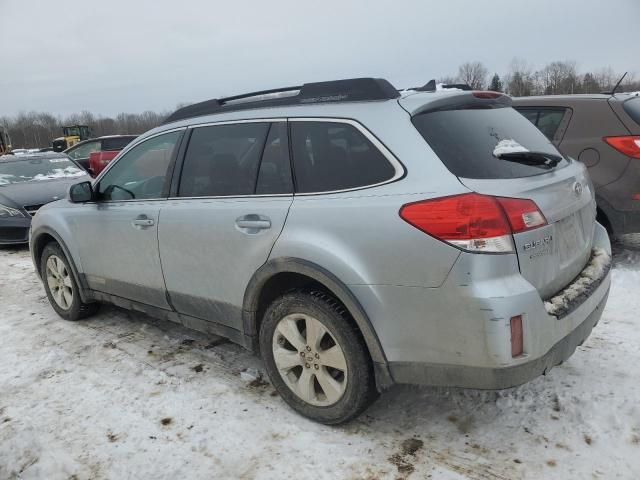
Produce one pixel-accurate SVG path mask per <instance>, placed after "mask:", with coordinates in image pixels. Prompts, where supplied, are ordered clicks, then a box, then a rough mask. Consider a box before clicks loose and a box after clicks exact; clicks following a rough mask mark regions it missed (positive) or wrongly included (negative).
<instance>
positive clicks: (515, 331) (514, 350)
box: [511, 315, 524, 357]
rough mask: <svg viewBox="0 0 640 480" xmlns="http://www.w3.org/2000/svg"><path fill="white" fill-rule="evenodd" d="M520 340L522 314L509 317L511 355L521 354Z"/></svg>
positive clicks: (517, 355)
mask: <svg viewBox="0 0 640 480" xmlns="http://www.w3.org/2000/svg"><path fill="white" fill-rule="evenodd" d="M523 343H524V342H523V340H522V315H518V316H516V317H511V356H512V357H519V356H520V355H522V353H523V351H524V349H523Z"/></svg>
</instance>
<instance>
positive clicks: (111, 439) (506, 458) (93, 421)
mask: <svg viewBox="0 0 640 480" xmlns="http://www.w3.org/2000/svg"><path fill="white" fill-rule="evenodd" d="M639 285H640V240H638V239H637V238H633V237H629V238H628V239H627V240H626V243H625V244H622V245H617V246H616V252H615V255H614V270H613V288H612V292H611V296H610V299H609V303H608V305H607V308H606V310H605V313H604V316H603V319H602V321H601V322H600V324H599V325H598V326H597V327H596V329H595V330H594V332H593V333H592V335H591V337H590V338H589V340H588V341H587V342H586V343H585V344H584V345H583V346H582V347H580V348H579V349H578V351H577V352H576V353H575V354H574V356H573V357H572V358H571V359H570V360H569V361H567V362H566V363H565V364H563V365H562V366H560V367H556V368H555V369H553V371H552V372H551V373H550V374H549V375H547V376H546V377H541V378H538V379H536V380H535V381H533V382H531V383H530V384H528V385H525V386H522V387H519V388H515V389H511V390H507V391H503V392H481V391H474V390H459V389H435V388H415V387H397V388H395V389H393V390H392V391H390V392H388V393H386V394H384V395H383V396H382V397H381V398H380V399H379V401H378V402H377V403H376V404H375V405H374V406H373V407H372V408H370V409H369V410H368V411H367V412H366V413H365V415H363V416H362V417H361V418H360V419H358V420H356V421H354V422H352V423H351V424H349V425H347V426H344V427H340V428H331V427H325V426H322V425H317V424H315V423H312V422H310V421H307V420H305V419H303V418H301V417H299V416H298V415H296V414H295V413H293V412H292V411H291V410H290V409H289V408H287V406H286V405H285V404H284V402H283V401H282V400H281V399H280V398H279V397H278V396H277V395H276V394H275V392H274V390H273V388H272V387H271V386H270V385H269V384H268V383H267V382H265V381H263V380H262V377H261V375H260V370H261V363H260V361H259V360H258V359H257V358H254V357H252V356H251V355H250V354H248V353H246V352H245V351H243V350H242V349H240V348H239V347H236V346H234V345H231V344H229V343H224V342H223V341H222V340H221V339H218V338H214V337H206V336H203V335H200V334H197V333H194V332H191V331H188V330H186V329H184V328H182V327H180V326H177V325H173V324H170V323H165V322H159V321H157V320H153V319H150V318H147V317H144V316H142V315H139V314H136V313H128V312H125V311H122V310H119V309H116V308H111V307H105V308H103V309H102V310H101V313H100V314H99V315H98V316H96V317H95V318H92V319H90V320H88V321H82V322H78V323H71V322H65V321H63V320H61V319H60V318H58V317H57V316H56V315H55V313H54V312H53V310H52V309H51V307H50V306H49V304H48V302H47V300H46V297H45V294H44V291H43V289H42V286H41V284H40V282H39V281H38V280H37V279H36V276H35V274H34V272H33V267H32V265H31V261H30V259H29V255H28V251H27V250H25V249H0V479H3V480H4V479H7V478H22V479H47V480H49V479H51V480H55V479H75V480H78V479H86V478H92V479H93V478H95V479H106V478H109V479H127V478H131V479H139V478H153V479H174V478H189V479H205V478H206V479H210V478H219V479H225V478H244V479H250V478H274V479H282V478H345V479H386V478H391V479H395V478H401V479H424V478H436V479H492V478H497V479H512V478H529V479H540V478H545V479H546V478H551V479H554V478H557V479H563V480H566V479H569V478H579V479H585V478H596V479H598V478H602V479H605V478H606V479H610V478H628V479H637V478H640V346H639V345H640V319H639V317H638V313H639V312H640V295H639V292H640V290H639V289H640V287H639Z"/></svg>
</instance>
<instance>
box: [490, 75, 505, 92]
mask: <svg viewBox="0 0 640 480" xmlns="http://www.w3.org/2000/svg"><path fill="white" fill-rule="evenodd" d="M489 90H492V91H494V92H502V91H504V90H503V87H502V80H500V77H499V76H498V74H497V73H494V74H493V77H492V78H491V83H490V84H489Z"/></svg>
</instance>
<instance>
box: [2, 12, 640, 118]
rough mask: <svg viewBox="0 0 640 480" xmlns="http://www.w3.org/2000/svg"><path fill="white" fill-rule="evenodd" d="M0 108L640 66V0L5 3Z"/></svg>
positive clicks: (75, 107)
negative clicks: (564, 65)
mask: <svg viewBox="0 0 640 480" xmlns="http://www.w3.org/2000/svg"><path fill="white" fill-rule="evenodd" d="M0 19H1V22H0V52H2V53H0V116H2V115H13V114H15V113H17V112H19V111H22V110H24V111H27V110H38V111H48V112H51V113H54V114H68V113H72V112H78V111H81V110H90V111H92V112H94V113H98V114H105V115H113V114H116V113H118V112H122V111H125V112H141V111H144V110H157V111H161V110H171V109H173V108H174V107H175V106H176V105H177V104H178V103H182V102H195V101H200V100H206V99H209V98H215V97H219V96H224V95H233V94H237V93H243V92H246V91H252V90H261V89H266V88H275V87H281V86H289V85H298V84H301V83H304V82H308V81H320V80H331V79H338V78H350V77H358V76H380V77H384V78H387V79H388V80H390V81H391V82H392V83H393V84H394V85H395V86H396V87H407V86H414V85H420V84H423V83H425V82H426V81H428V80H429V79H431V78H434V77H442V76H445V75H452V74H455V73H456V72H457V67H458V65H459V64H460V63H462V62H465V61H471V60H480V61H482V62H484V63H485V65H486V66H487V67H488V68H489V70H490V71H491V72H493V71H497V72H498V73H503V72H505V71H507V69H508V66H509V63H510V62H511V60H512V58H513V57H520V58H523V59H526V60H527V61H528V62H529V63H530V64H532V65H533V66H534V67H536V68H539V67H540V66H543V65H544V64H545V63H547V62H549V61H552V60H565V59H570V60H575V61H576V62H577V64H578V68H579V69H580V70H581V71H584V70H587V69H597V68H600V67H606V66H611V67H612V68H613V69H614V70H616V71H625V70H630V71H635V72H636V73H638V74H640V55H639V52H638V46H637V45H638V41H637V39H638V36H637V31H638V20H639V19H640V0H600V1H596V0H484V1H473V0H438V1H430V0H423V1H400V0H394V1H376V0H369V1H360V0H358V1H349V0H338V1H336V0H316V1H304V0H297V1H278V0H272V1H258V0H255V1H243V0H233V1H227V2H219V1H215V0H208V1H206V0H180V1H176V0H174V1H166V0H156V1H151V0H150V1H144V0H126V1H124V0H87V1H78V0H72V1H66V0H42V1H35V0H0Z"/></svg>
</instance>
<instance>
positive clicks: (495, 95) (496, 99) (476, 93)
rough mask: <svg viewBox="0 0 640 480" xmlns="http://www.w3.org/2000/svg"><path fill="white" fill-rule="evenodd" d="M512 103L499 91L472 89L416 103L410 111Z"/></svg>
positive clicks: (508, 105) (491, 106) (509, 105)
mask: <svg viewBox="0 0 640 480" xmlns="http://www.w3.org/2000/svg"><path fill="white" fill-rule="evenodd" d="M405 100H406V101H407V103H408V102H409V101H411V100H417V99H416V96H410V97H407V98H406V99H405ZM402 103H405V102H402ZM512 104H513V101H512V99H511V97H510V96H508V95H504V94H502V93H499V92H491V91H482V90H472V91H465V92H460V93H459V94H458V95H446V96H445V95H443V96H442V97H441V98H434V100H432V101H428V102H425V103H424V104H423V105H416V108H415V109H413V111H410V112H409V113H410V114H411V115H412V116H413V115H420V114H423V113H430V112H437V111H443V110H467V109H475V108H505V107H511V105H512Z"/></svg>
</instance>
